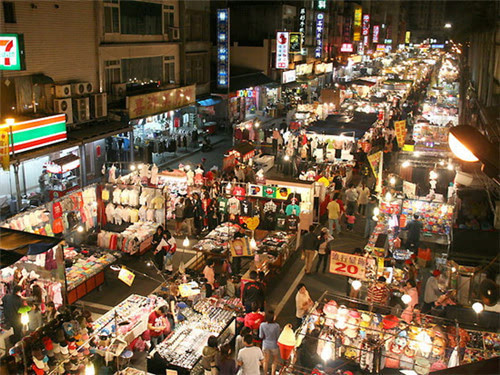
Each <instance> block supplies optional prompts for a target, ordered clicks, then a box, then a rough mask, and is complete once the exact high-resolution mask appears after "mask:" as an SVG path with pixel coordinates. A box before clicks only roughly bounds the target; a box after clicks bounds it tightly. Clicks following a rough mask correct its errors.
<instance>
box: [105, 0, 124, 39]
mask: <svg viewBox="0 0 500 375" xmlns="http://www.w3.org/2000/svg"><path fill="white" fill-rule="evenodd" d="M104 32H105V33H106V34H117V33H119V32H120V7H119V4H118V0H106V1H105V2H104Z"/></svg>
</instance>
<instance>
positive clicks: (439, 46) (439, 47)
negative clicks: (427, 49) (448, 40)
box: [431, 44, 444, 49]
mask: <svg viewBox="0 0 500 375" xmlns="http://www.w3.org/2000/svg"><path fill="white" fill-rule="evenodd" d="M431 48H437V49H442V48H444V44H431Z"/></svg>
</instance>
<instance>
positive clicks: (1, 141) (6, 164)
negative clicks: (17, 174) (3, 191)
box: [0, 130, 10, 171]
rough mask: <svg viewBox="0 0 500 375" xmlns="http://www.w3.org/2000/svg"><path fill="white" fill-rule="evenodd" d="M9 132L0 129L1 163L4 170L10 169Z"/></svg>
mask: <svg viewBox="0 0 500 375" xmlns="http://www.w3.org/2000/svg"><path fill="white" fill-rule="evenodd" d="M9 143H10V141H9V132H8V131H6V130H0V164H1V166H2V169H3V170H4V171H8V170H9V169H10V155H9Z"/></svg>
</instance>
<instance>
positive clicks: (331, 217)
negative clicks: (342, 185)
mask: <svg viewBox="0 0 500 375" xmlns="http://www.w3.org/2000/svg"><path fill="white" fill-rule="evenodd" d="M326 209H327V210H328V229H329V230H330V233H333V225H334V224H335V232H336V233H337V234H338V233H340V220H339V219H340V205H339V204H338V202H337V201H336V200H335V198H334V200H332V201H331V202H330V203H328V206H326Z"/></svg>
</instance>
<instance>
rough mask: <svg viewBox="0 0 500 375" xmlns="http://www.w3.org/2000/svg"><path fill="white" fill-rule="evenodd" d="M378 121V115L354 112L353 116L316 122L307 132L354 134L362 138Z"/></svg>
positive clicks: (336, 116)
mask: <svg viewBox="0 0 500 375" xmlns="http://www.w3.org/2000/svg"><path fill="white" fill-rule="evenodd" d="M376 120H377V114H376V113H362V112H354V115H353V116H347V115H330V116H328V117H327V118H326V120H319V121H316V122H314V123H313V124H312V125H311V126H310V127H309V128H307V130H308V131H310V132H314V133H317V134H327V135H340V134H341V133H348V132H354V133H355V136H356V138H361V137H362V136H363V135H364V134H365V133H366V131H367V130H368V129H370V128H371V127H372V125H373V123H374V122H375V121H376Z"/></svg>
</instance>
